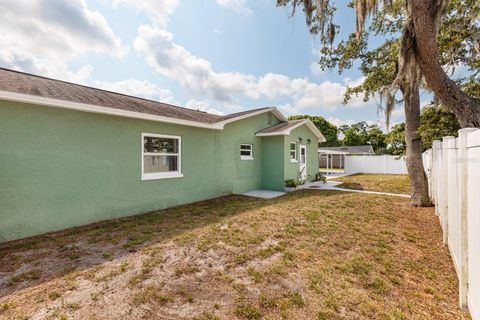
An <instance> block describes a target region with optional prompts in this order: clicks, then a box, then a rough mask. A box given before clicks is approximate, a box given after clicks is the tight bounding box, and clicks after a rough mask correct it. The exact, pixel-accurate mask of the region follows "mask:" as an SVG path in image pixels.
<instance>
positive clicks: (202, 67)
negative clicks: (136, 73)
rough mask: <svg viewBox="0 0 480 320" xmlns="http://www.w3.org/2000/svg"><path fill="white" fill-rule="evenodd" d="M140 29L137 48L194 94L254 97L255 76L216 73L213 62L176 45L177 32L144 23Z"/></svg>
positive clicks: (160, 72) (155, 67)
mask: <svg viewBox="0 0 480 320" xmlns="http://www.w3.org/2000/svg"><path fill="white" fill-rule="evenodd" d="M138 32H139V34H138V36H137V38H136V39H135V41H134V48H135V49H136V50H137V51H138V52H140V53H142V54H143V55H144V56H145V58H146V60H147V62H148V63H149V64H150V65H151V66H152V67H153V68H154V69H155V70H156V71H157V72H158V73H159V74H161V75H163V76H166V77H168V78H170V79H174V80H176V81H178V82H179V83H180V84H181V85H182V86H183V87H185V88H187V89H188V90H189V91H190V92H191V93H193V94H197V95H201V94H205V93H207V94H210V95H211V96H212V97H213V98H214V99H216V100H219V101H228V100H231V98H232V95H240V94H243V95H247V96H249V97H254V94H255V92H254V91H253V90H254V89H255V88H253V86H254V84H255V83H254V81H255V77H254V76H252V75H245V74H241V73H238V72H229V73H216V72H214V71H213V70H212V66H211V64H210V62H209V61H207V60H204V59H201V58H198V57H195V56H194V55H192V54H191V53H190V52H189V51H187V50H186V49H185V48H184V47H182V46H179V45H177V44H175V43H174V42H173V35H172V34H171V33H169V32H167V31H164V30H161V29H158V28H155V27H153V28H152V27H150V26H146V25H143V26H140V27H139V29H138ZM250 87H251V88H250Z"/></svg>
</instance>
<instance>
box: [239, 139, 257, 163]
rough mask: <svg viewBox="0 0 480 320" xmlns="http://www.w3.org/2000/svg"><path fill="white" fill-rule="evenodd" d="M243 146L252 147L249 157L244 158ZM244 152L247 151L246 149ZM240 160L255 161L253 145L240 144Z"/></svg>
mask: <svg viewBox="0 0 480 320" xmlns="http://www.w3.org/2000/svg"><path fill="white" fill-rule="evenodd" d="M242 146H250V150H249V151H250V155H249V156H242ZM243 151H247V150H246V149H245V150H243ZM240 160H254V159H253V144H251V143H241V144H240Z"/></svg>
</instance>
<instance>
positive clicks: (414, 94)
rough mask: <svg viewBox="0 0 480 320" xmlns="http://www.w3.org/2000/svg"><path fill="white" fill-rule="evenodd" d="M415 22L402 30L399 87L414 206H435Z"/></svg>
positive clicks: (408, 22)
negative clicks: (427, 169)
mask: <svg viewBox="0 0 480 320" xmlns="http://www.w3.org/2000/svg"><path fill="white" fill-rule="evenodd" d="M413 34H414V27H413V21H412V20H411V19H409V21H407V23H406V25H405V27H404V29H403V31H402V41H401V44H400V54H399V57H398V68H399V71H398V72H399V74H398V76H397V79H398V80H399V81H398V83H397V84H398V86H399V88H400V91H401V92H402V94H403V101H404V109H405V142H406V153H407V156H406V162H407V170H408V174H409V176H410V195H411V200H410V201H411V204H412V205H413V206H416V207H427V206H431V205H432V204H431V202H430V197H429V196H428V181H427V175H426V174H425V170H424V168H423V161H422V151H423V148H422V139H421V137H420V134H419V133H418V128H419V127H420V80H421V73H420V68H419V67H418V64H417V60H416V54H415V38H414V36H413Z"/></svg>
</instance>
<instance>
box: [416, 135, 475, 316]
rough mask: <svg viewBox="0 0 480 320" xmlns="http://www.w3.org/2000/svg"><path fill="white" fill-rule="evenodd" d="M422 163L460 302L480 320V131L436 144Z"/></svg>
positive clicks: (425, 155)
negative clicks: (450, 257)
mask: <svg viewBox="0 0 480 320" xmlns="http://www.w3.org/2000/svg"><path fill="white" fill-rule="evenodd" d="M423 163H424V167H425V171H426V173H427V177H428V184H429V189H430V191H429V192H430V197H431V198H432V201H433V202H434V203H435V213H436V214H437V215H438V218H439V220H440V224H441V227H442V230H443V242H444V244H445V245H447V246H448V248H449V250H450V253H451V256H452V259H453V263H454V265H455V271H456V273H457V277H458V280H459V292H460V297H459V303H460V305H461V306H462V307H464V308H466V307H468V309H469V311H470V314H471V316H472V318H473V319H479V320H480V130H479V129H470V128H468V129H462V130H460V131H459V135H458V138H453V137H444V138H443V141H434V142H433V145H432V149H430V150H427V151H426V152H424V154H423Z"/></svg>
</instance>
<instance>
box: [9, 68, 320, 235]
mask: <svg viewBox="0 0 480 320" xmlns="http://www.w3.org/2000/svg"><path fill="white" fill-rule="evenodd" d="M322 141H324V137H323V136H322V134H321V133H320V132H319V131H318V129H317V128H316V127H315V125H314V124H313V123H312V122H311V121H310V120H298V121H287V119H286V118H285V116H283V115H282V114H281V113H280V112H279V111H278V110H277V109H276V108H262V109H255V110H249V111H245V112H239V113H235V114H230V115H226V116H219V115H214V114H209V113H205V112H201V111H196V110H191V109H187V108H181V107H177V106H173V105H169V104H165V103H160V102H156V101H151V100H145V99H141V98H136V97H132V96H127V95H123V94H119V93H113V92H109V91H104V90H99V89H95V88H90V87H85V86H81V85H76V84H72V83H67V82H63V81H58V80H53V79H48V78H44V77H39V76H35V75H30V74H25V73H20V72H16V71H12V70H8V69H0V242H4V241H8V240H13V239H18V238H22V237H27V236H32V235H36V234H41V233H45V232H49V231H54V230H60V229H65V228H68V227H73V226H78V225H82V224H87V223H91V222H96V221H101V220H106V219H112V218H119V217H125V216H129V215H134V214H139V213H144V212H148V211H152V210H157V209H162V208H167V207H171V206H175V205H180V204H185V203H190V202H194V201H199V200H204V199H209V198H214V197H218V196H221V195H226V194H231V193H244V192H247V191H251V190H258V189H268V190H278V191H283V190H284V185H285V182H284V181H285V180H286V179H289V178H293V179H299V177H302V178H303V179H312V178H313V177H314V176H315V174H316V173H317V172H318V143H319V142H322Z"/></svg>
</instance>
